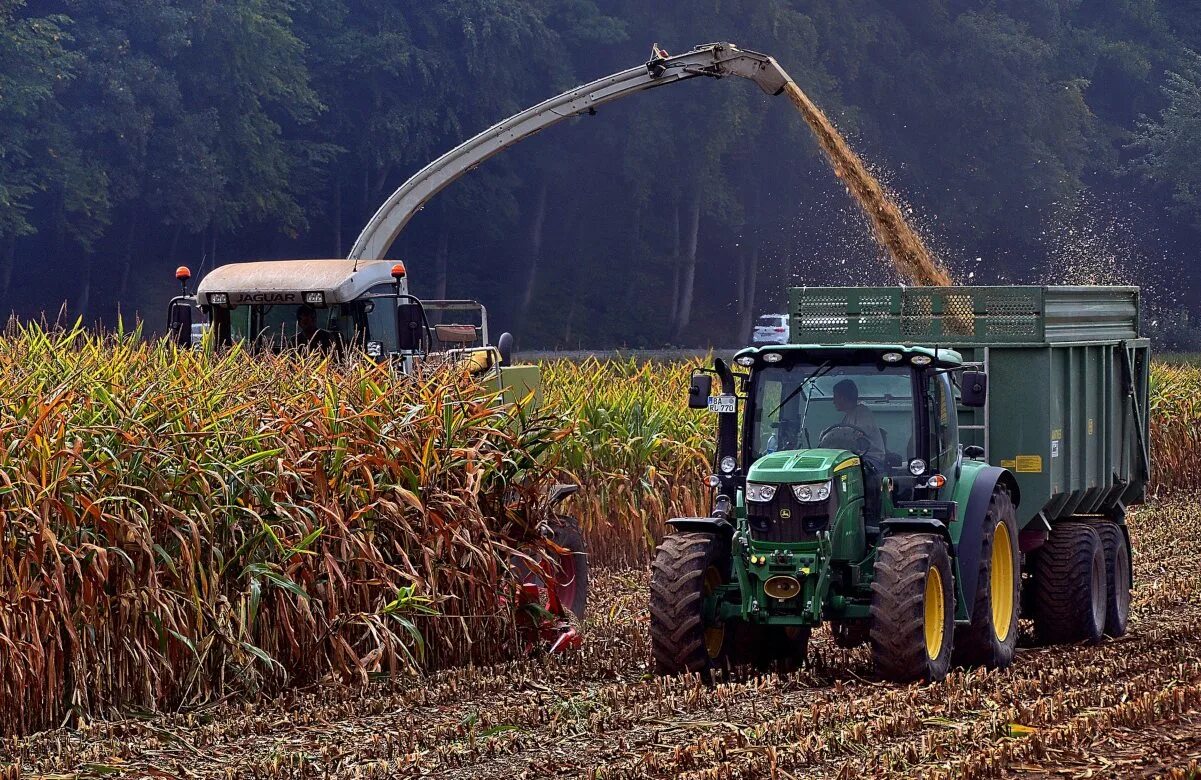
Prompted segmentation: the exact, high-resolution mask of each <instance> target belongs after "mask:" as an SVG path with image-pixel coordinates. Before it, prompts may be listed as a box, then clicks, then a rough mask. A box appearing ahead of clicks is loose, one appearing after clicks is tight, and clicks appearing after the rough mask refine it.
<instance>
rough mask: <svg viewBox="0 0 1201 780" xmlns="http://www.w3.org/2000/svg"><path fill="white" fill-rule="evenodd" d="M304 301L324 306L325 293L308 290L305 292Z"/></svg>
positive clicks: (312, 304) (311, 304)
mask: <svg viewBox="0 0 1201 780" xmlns="http://www.w3.org/2000/svg"><path fill="white" fill-rule="evenodd" d="M304 302H305V303H307V304H308V305H310V306H324V305H325V293H323V292H307V293H305V294H304Z"/></svg>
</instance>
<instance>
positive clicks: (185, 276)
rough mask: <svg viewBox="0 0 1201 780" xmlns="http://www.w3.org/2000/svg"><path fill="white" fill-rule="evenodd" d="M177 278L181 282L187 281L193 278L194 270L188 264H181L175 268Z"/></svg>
mask: <svg viewBox="0 0 1201 780" xmlns="http://www.w3.org/2000/svg"><path fill="white" fill-rule="evenodd" d="M175 278H176V279H178V280H179V281H181V282H186V281H188V280H189V279H191V278H192V270H191V269H190V268H188V267H187V266H186V265H181V266H180V267H179V268H176V269H175Z"/></svg>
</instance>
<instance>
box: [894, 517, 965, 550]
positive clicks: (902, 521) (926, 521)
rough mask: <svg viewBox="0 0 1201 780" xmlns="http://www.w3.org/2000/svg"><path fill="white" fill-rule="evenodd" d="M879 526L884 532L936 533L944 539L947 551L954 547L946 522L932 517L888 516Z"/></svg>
mask: <svg viewBox="0 0 1201 780" xmlns="http://www.w3.org/2000/svg"><path fill="white" fill-rule="evenodd" d="M880 528H881V529H882V530H883V531H884V533H886V534H894V533H910V534H937V535H939V536H941V537H942V538H943V539H945V540H946V542H947V549H948V551H951V550H953V549H954V545H952V544H951V532H950V531H948V530H947V524H946V523H944V522H943V521H941V520H938V519H936V518H933V517H894V518H889V519H887V520H884V521H883V522H881V523H880Z"/></svg>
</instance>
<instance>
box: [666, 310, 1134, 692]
mask: <svg viewBox="0 0 1201 780" xmlns="http://www.w3.org/2000/svg"><path fill="white" fill-rule="evenodd" d="M1138 315H1139V312H1138V291H1137V290H1136V289H1134V288H1122V287H1109V288H1100V287H971V288H969V287H953V288H799V289H795V290H793V291H792V292H791V309H790V325H791V341H790V343H789V344H786V345H780V346H764V347H759V348H748V349H744V350H742V351H740V352H739V353H738V354H737V355H736V356H735V358H734V361H733V362H734V365H733V366H729V365H726V364H725V363H724V362H723V361H720V360H718V361H715V363H714V367H713V369H711V370H709V369H705V370H698V371H697V372H696V373H695V374H694V375H693V378H692V382H691V385H690V388H689V403H690V406H692V407H694V408H708V409H709V410H710V411H711V412H714V413H716V414H717V415H718V425H717V430H718V435H717V442H716V447H715V454H714V461H713V463H714V474H713V476H712V477H711V478H710V484H711V486H712V487H713V488H714V489H715V490H714V502H713V511H712V513H711V514H710V516H708V517H694V518H676V519H673V520H672V521H670V525H671V526H672V527H673V532H672V533H671V534H669V535H668V536H667V537H666V538H665V539H664V540H663V542H662V543H661V544H660V546H659V549H658V551H657V553H656V558H655V562H654V564H653V567H652V577H651V605H650V606H651V639H652V646H653V650H654V654H655V659H656V666H657V668H658V669H659V670H660V671H661V672H665V673H674V672H681V671H692V672H698V671H699V672H707V671H710V670H711V669H713V668H714V667H715V666H718V665H721V664H725V663H738V662H756V663H767V662H774V661H775V660H777V659H778V660H785V661H788V660H792V661H795V660H798V659H800V658H803V656H804V653H805V648H806V646H807V642H808V637H809V632H810V631H811V630H812V629H813V628H816V627H817V626H819V625H822V624H828V625H829V626H830V627H831V629H832V631H833V633H834V636H835V639H836V640H837V642H838V643H839V644H841V645H844V646H853V645H855V644H859V643H870V644H871V647H872V653H873V657H874V659H875V661H876V664H877V667H878V668H879V669H880V671H881V673H882V674H883V675H884V676H886V677H889V678H892V679H897V680H909V679H938V678H939V677H941V676H943V675H945V674H946V672H947V671H948V669H949V668H950V666H951V665H953V664H961V665H984V666H989V667H1004V666H1006V665H1008V664H1009V663H1010V662H1011V661H1012V659H1013V655H1014V649H1015V647H1016V643H1017V633H1018V631H1017V626H1018V617H1019V614H1021V613H1024V614H1026V615H1027V616H1029V617H1032V618H1033V620H1034V625H1035V630H1036V633H1037V634H1038V636H1039V637H1040V638H1041V640H1043V641H1045V642H1048V643H1052V642H1076V641H1088V642H1099V641H1101V639H1102V638H1103V636H1105V635H1110V636H1118V635H1121V634H1122V633H1124V632H1125V630H1126V623H1127V619H1128V615H1129V592H1130V583H1131V566H1130V547H1129V537H1128V534H1127V533H1126V528H1125V512H1126V507H1128V506H1130V505H1132V504H1136V503H1139V502H1140V501H1141V500H1142V499H1143V496H1144V493H1145V490H1146V483H1147V479H1148V477H1149V455H1148V450H1147V413H1148V408H1147V367H1148V343H1147V341H1146V340H1145V339H1141V338H1139V335H1138ZM715 377H716V379H717V380H718V382H719V383H720V385H719V387H718V388H717V389H716V390H715V388H714V378H715ZM990 385H991V387H990Z"/></svg>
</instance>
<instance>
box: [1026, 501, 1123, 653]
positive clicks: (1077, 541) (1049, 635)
mask: <svg viewBox="0 0 1201 780" xmlns="http://www.w3.org/2000/svg"><path fill="white" fill-rule="evenodd" d="M1107 580H1108V577H1106V576H1105V549H1104V546H1103V545H1102V544H1101V537H1100V535H1099V534H1098V533H1097V531H1096V529H1095V528H1093V527H1092V526H1090V525H1086V524H1084V523H1060V524H1059V525H1056V526H1055V527H1054V528H1052V529H1051V535H1050V537H1049V538H1048V539H1047V541H1046V543H1045V544H1043V546H1042V547H1040V548H1039V550H1038V555H1037V557H1036V559H1035V568H1034V588H1035V593H1034V633H1035V635H1036V636H1037V637H1038V639H1039V641H1040V642H1043V643H1046V644H1061V643H1070V642H1088V643H1090V644H1096V643H1097V642H1100V641H1101V637H1102V635H1103V634H1104V633H1105V599H1106V590H1107V588H1108V584H1107V582H1106V581H1107Z"/></svg>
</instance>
